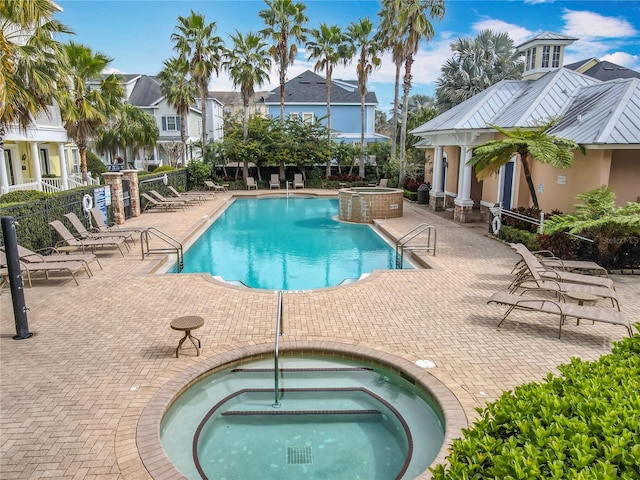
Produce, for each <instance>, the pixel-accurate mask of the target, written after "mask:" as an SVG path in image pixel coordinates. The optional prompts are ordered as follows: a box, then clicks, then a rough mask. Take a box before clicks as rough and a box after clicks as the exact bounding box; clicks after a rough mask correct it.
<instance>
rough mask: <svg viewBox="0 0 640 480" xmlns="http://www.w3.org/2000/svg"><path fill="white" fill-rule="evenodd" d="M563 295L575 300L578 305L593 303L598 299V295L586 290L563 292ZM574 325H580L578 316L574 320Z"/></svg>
mask: <svg viewBox="0 0 640 480" xmlns="http://www.w3.org/2000/svg"><path fill="white" fill-rule="evenodd" d="M564 296H565V297H567V298H570V299H571V300H575V301H576V302H578V305H580V306H582V305H585V304H586V305H593V304H594V303H595V302H596V301H597V300H598V297H596V296H595V295H592V294H590V293H587V292H564ZM576 325H580V319H579V318H578V320H577V321H576Z"/></svg>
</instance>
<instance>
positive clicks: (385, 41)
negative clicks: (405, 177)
mask: <svg viewBox="0 0 640 480" xmlns="http://www.w3.org/2000/svg"><path fill="white" fill-rule="evenodd" d="M401 5H402V4H401V3H399V2H398V1H397V0H382V9H381V10H380V12H378V16H379V17H380V28H379V29H378V32H377V33H376V36H377V38H378V39H379V42H380V47H381V48H382V49H383V50H391V57H392V58H393V63H394V64H395V66H396V73H395V84H394V90H393V115H392V120H391V122H392V133H391V155H392V157H394V158H395V156H396V142H397V138H398V112H399V111H400V106H399V103H400V102H399V98H400V72H401V71H402V64H403V63H404V61H405V53H404V52H405V32H404V30H403V29H402V28H401V25H400V23H399V22H398V13H399V9H400V7H401Z"/></svg>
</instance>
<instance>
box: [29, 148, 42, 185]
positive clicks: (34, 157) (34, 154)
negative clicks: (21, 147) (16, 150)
mask: <svg viewBox="0 0 640 480" xmlns="http://www.w3.org/2000/svg"><path fill="white" fill-rule="evenodd" d="M29 146H30V147H31V163H32V165H33V173H34V174H35V176H36V178H35V180H36V182H38V190H42V170H40V155H38V144H37V143H36V142H33V143H31V144H30V145H29Z"/></svg>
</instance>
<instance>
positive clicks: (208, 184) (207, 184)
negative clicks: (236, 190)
mask: <svg viewBox="0 0 640 480" xmlns="http://www.w3.org/2000/svg"><path fill="white" fill-rule="evenodd" d="M204 188H205V190H213V191H214V192H226V190H227V189H226V188H225V187H224V186H223V185H218V184H217V183H216V182H211V181H209V180H206V181H205V182H204Z"/></svg>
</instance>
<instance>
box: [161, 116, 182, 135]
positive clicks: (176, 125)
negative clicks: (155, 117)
mask: <svg viewBox="0 0 640 480" xmlns="http://www.w3.org/2000/svg"><path fill="white" fill-rule="evenodd" d="M162 131H163V132H179V131H180V117H177V116H176V115H166V116H164V117H162Z"/></svg>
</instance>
